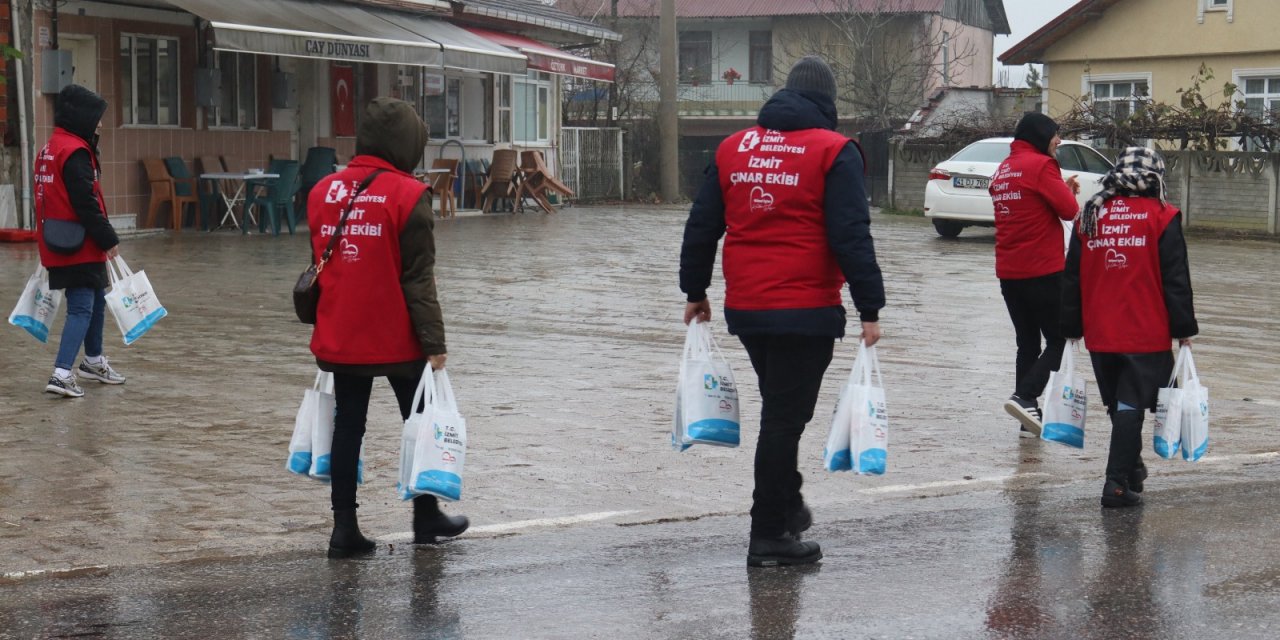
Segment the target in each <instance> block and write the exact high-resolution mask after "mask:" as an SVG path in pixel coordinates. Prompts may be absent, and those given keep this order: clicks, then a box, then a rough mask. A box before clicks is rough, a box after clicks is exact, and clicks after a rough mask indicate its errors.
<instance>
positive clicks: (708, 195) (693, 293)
mask: <svg viewBox="0 0 1280 640" xmlns="http://www.w3.org/2000/svg"><path fill="white" fill-rule="evenodd" d="M756 122H757V124H758V125H759V126H760V127H762V128H764V129H769V130H775V131H781V132H788V131H803V130H807V129H824V130H828V131H830V130H834V129H835V127H836V108H835V103H834V101H833V100H832V99H831V97H830V96H827V95H825V94H823V93H821V92H815V91H805V90H792V89H783V90H781V91H778V92H777V93H775V94H774V95H773V97H772V98H770V99H769V101H768V102H766V103H765V105H764V107H762V108H761V109H760V114H759V116H758V118H757V120H756ZM746 131H750V130H746ZM746 131H743V132H739V133H738V134H735V135H734V136H731V137H730V140H736V139H738V138H740V137H742V136H743V135H744V134H745V133H746ZM863 166H864V163H863V159H862V152H861V150H860V149H859V148H858V146H857V144H856V143H854V142H852V141H850V142H848V143H847V144H845V145H844V146H843V148H841V149H840V150H839V152H838V153H837V154H836V156H835V159H834V160H833V161H832V162H831V165H830V167H829V168H828V169H827V171H826V174H825V175H822V176H820V179H821V180H822V188H821V193H822V194H823V195H822V199H821V209H822V212H821V214H822V224H821V229H822V231H823V232H825V242H826V245H827V248H828V249H829V251H830V255H831V257H832V258H834V262H835V265H836V267H837V268H838V271H839V273H840V274H842V275H843V277H844V280H845V281H847V282H848V283H849V291H850V293H851V294H852V296H853V302H854V307H855V308H856V309H857V310H858V314H859V316H860V317H861V319H862V320H863V321H864V322H875V321H878V320H879V312H880V309H882V308H883V307H884V281H883V279H882V276H881V273H880V267H879V264H878V263H877V262H876V254H875V244H874V241H873V239H872V237H871V215H870V210H869V208H868V205H867V195H866V189H865V184H864V182H863ZM801 179H804V177H802V178H801ZM723 186H724V185H723V183H722V180H721V176H720V171H719V168H718V167H717V163H715V162H713V163H712V164H711V165H710V166H709V167H707V170H706V172H705V179H704V181H703V184H702V187H701V188H700V190H699V191H698V195H697V198H696V199H695V201H694V203H693V207H692V208H691V209H690V211H689V219H688V221H687V222H686V224H685V231H684V243H683V246H682V248H681V251H680V289H681V291H683V292H684V293H685V294H686V296H687V299H688V300H689V302H699V301H702V300H705V299H706V297H707V288H708V287H709V286H710V285H711V276H712V272H713V270H714V267H715V259H716V250H717V245H718V243H719V241H720V238H721V237H722V236H724V235H725V232H726V229H727V228H728V224H727V223H726V216H725V193H724V190H723ZM792 222H793V221H789V220H787V219H786V218H785V217H784V216H777V217H776V220H775V221H773V222H772V224H774V225H776V229H777V231H776V234H774V237H775V238H780V239H783V241H782V242H780V243H779V245H780V246H781V245H786V244H787V242H786V240H785V238H786V237H787V236H788V234H789V233H794V232H795V231H796V228H795V226H794V224H790V223H792ZM773 249H779V247H773ZM734 250H740V251H750V250H751V249H750V248H747V247H744V248H741V249H734ZM775 253H776V252H775ZM774 275H778V274H774ZM834 284H835V287H836V293H837V299H838V291H839V282H838V281H836V282H835V283H834ZM735 304H737V305H738V306H739V307H741V308H730V307H727V306H726V308H725V312H724V313H725V321H726V322H727V324H728V326H729V332H730V333H732V334H735V335H784V334H799V335H811V336H830V337H843V336H844V328H845V310H844V307H843V306H841V305H839V304H834V305H826V306H818V307H804V308H767V309H760V308H753V307H754V306H755V305H752V304H751V302H750V301H745V304H739V303H735Z"/></svg>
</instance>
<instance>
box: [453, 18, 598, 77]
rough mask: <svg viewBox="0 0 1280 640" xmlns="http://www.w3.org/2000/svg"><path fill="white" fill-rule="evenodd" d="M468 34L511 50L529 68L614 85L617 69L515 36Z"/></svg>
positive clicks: (480, 31)
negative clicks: (523, 60) (518, 54)
mask: <svg viewBox="0 0 1280 640" xmlns="http://www.w3.org/2000/svg"><path fill="white" fill-rule="evenodd" d="M467 30H468V31H471V32H472V33H474V34H476V35H477V36H480V37H483V38H485V39H487V40H490V41H492V42H496V43H498V44H500V45H503V46H506V47H510V48H512V49H514V50H516V51H519V52H520V53H522V54H524V55H525V57H526V58H528V59H529V68H530V69H537V70H539V71H547V72H550V73H558V74H560V75H565V76H573V77H575V78H586V79H588V80H602V81H604V82H613V77H614V76H613V65H611V64H608V63H605V62H597V61H595V60H592V59H590V58H582V57H579V56H575V55H572V54H569V53H565V52H564V51H561V50H559V49H557V48H555V47H553V46H551V45H549V44H546V43H543V42H538V41H537V40H534V39H532V38H526V37H524V36H518V35H515V34H513V33H502V32H500V31H490V30H488V29H480V28H478V27H467Z"/></svg>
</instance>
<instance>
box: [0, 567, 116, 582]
mask: <svg viewBox="0 0 1280 640" xmlns="http://www.w3.org/2000/svg"><path fill="white" fill-rule="evenodd" d="M106 569H107V565H105V564H95V565H89V566H87V567H68V568H65V569H31V570H30V571H8V572H5V573H4V574H0V579H4V580H22V579H24V578H34V577H35V576H59V575H66V574H77V573H84V572H87V571H105V570H106Z"/></svg>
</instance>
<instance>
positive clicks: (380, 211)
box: [307, 156, 427, 365]
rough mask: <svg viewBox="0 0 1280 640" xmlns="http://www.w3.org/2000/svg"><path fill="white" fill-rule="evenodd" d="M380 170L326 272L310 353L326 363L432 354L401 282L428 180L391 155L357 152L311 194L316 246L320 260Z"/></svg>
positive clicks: (313, 246)
mask: <svg viewBox="0 0 1280 640" xmlns="http://www.w3.org/2000/svg"><path fill="white" fill-rule="evenodd" d="M376 169H383V170H385V173H382V174H379V175H378V177H376V178H374V179H373V182H372V183H370V184H369V186H368V188H366V189H365V190H364V192H362V193H361V194H360V197H359V198H357V199H356V203H355V205H354V207H353V208H352V209H351V215H350V216H349V217H348V218H347V224H346V225H345V226H343V229H342V237H340V238H339V239H338V245H337V246H336V247H335V248H334V250H333V255H332V256H330V258H329V262H328V263H326V264H325V266H324V269H323V270H322V271H321V272H320V307H319V312H318V315H317V318H316V325H315V329H314V330H313V331H312V333H311V352H312V353H313V354H315V356H316V357H317V358H319V359H320V360H323V361H325V362H332V363H334V364H351V365H369V364H391V363H397V362H410V361H413V360H421V359H423V358H424V357H425V356H424V355H423V354H422V347H421V345H420V344H419V342H418V338H417V334H416V332H415V331H414V329H413V323H412V321H411V320H410V318H409V308H408V305H407V304H406V303H405V299H404V290H403V289H401V287H400V274H401V271H402V270H401V263H400V232H401V230H403V229H404V225H405V222H406V221H407V220H408V219H409V213H410V212H411V211H412V210H413V208H414V206H416V205H417V204H418V201H419V200H420V199H421V198H422V193H423V191H425V190H426V188H427V187H426V185H424V184H423V183H421V182H419V181H418V180H416V179H415V178H414V177H413V176H411V175H409V174H407V173H404V172H402V171H399V170H397V169H395V168H394V167H392V166H391V165H390V164H388V163H387V162H386V161H384V160H381V159H379V158H376V157H373V156H356V157H355V158H353V159H352V160H351V164H350V165H348V167H347V169H346V170H344V171H341V172H339V173H335V174H333V175H331V176H329V177H327V178H325V179H324V180H321V181H320V182H319V183H317V184H316V186H315V187H314V188H313V189H312V190H311V193H310V194H309V195H308V198H307V224H308V225H309V226H310V228H311V249H312V251H313V252H314V255H315V256H316V257H317V258H318V257H319V256H320V255H322V254H323V253H324V249H325V247H326V246H328V244H329V238H330V237H331V236H332V235H333V231H334V228H335V227H336V226H337V224H338V221H339V220H340V219H341V218H342V211H343V209H344V208H345V207H346V204H347V202H348V201H349V200H350V199H351V195H352V193H354V192H355V190H356V187H357V186H359V184H360V182H361V181H362V180H364V178H365V177H366V176H368V175H369V174H370V173H373V171H374V170H376Z"/></svg>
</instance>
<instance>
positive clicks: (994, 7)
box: [556, 0, 1009, 34]
mask: <svg viewBox="0 0 1280 640" xmlns="http://www.w3.org/2000/svg"><path fill="white" fill-rule="evenodd" d="M610 2H611V0H558V1H557V2H556V5H557V6H558V7H560V8H561V9H564V10H565V11H568V12H571V13H575V14H577V15H581V16H591V17H593V18H596V19H600V18H606V17H608V16H609V10H610V7H609V5H610ZM983 4H984V5H985V7H986V9H987V14H988V16H989V17H990V18H991V21H992V24H993V27H994V31H995V33H998V34H1007V33H1009V17H1008V15H1007V14H1006V13H1005V10H1004V0H983ZM945 6H946V1H945V0H697V1H696V2H695V1H692V0H686V1H684V2H677V3H676V17H677V18H687V19H698V18H765V17H773V16H821V15H827V14H831V13H840V12H843V11H847V10H849V9H850V8H851V7H852V8H853V9H854V10H855V11H857V12H860V13H869V12H872V11H884V12H887V13H904V14H905V13H941V12H942V10H943V9H944V8H945ZM658 8H659V2H658V0H618V16H620V17H623V18H652V17H657V15H658Z"/></svg>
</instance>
